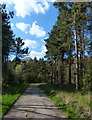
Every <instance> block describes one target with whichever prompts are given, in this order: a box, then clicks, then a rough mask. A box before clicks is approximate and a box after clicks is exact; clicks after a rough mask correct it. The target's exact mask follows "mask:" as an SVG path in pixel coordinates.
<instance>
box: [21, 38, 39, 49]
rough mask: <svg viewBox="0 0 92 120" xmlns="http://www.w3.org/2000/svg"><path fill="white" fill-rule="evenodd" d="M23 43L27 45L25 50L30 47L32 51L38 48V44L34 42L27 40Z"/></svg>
mask: <svg viewBox="0 0 92 120" xmlns="http://www.w3.org/2000/svg"><path fill="white" fill-rule="evenodd" d="M23 42H24V43H25V44H24V46H23V48H25V47H29V49H30V48H36V47H37V46H38V43H37V42H36V41H34V40H29V39H26V40H23Z"/></svg>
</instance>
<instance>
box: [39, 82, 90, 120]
mask: <svg viewBox="0 0 92 120" xmlns="http://www.w3.org/2000/svg"><path fill="white" fill-rule="evenodd" d="M39 87H40V88H41V90H43V92H44V93H46V95H47V96H48V97H49V98H50V99H51V100H52V101H53V102H54V103H55V104H56V106H57V107H58V108H59V110H61V111H64V113H65V114H66V116H68V118H70V119H71V118H72V119H74V118H75V119H76V118H78V120H80V119H81V118H84V119H85V120H91V119H92V118H91V114H90V106H91V103H90V94H89V93H88V94H87V93H85V94H83V93H82V91H76V90H74V89H72V88H71V87H70V88H68V87H67V86H66V85H64V86H63V87H61V86H60V85H51V84H41V85H39Z"/></svg>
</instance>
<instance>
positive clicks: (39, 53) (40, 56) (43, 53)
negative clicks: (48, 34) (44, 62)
mask: <svg viewBox="0 0 92 120" xmlns="http://www.w3.org/2000/svg"><path fill="white" fill-rule="evenodd" d="M46 51H47V49H46V47H45V46H42V48H41V52H37V51H31V52H30V54H29V57H31V58H32V59H34V58H35V57H37V59H39V58H43V57H44V56H45V52H46Z"/></svg>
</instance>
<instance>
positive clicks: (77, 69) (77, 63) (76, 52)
mask: <svg viewBox="0 0 92 120" xmlns="http://www.w3.org/2000/svg"><path fill="white" fill-rule="evenodd" d="M74 41H75V61H76V89H79V62H78V43H77V29H76V26H75V25H74Z"/></svg>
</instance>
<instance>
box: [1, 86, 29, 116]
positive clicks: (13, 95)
mask: <svg viewBox="0 0 92 120" xmlns="http://www.w3.org/2000/svg"><path fill="white" fill-rule="evenodd" d="M28 86H29V84H22V85H18V86H9V87H6V88H4V89H3V94H2V97H1V98H2V115H1V116H3V115H4V114H5V113H6V112H7V111H8V109H9V108H10V107H11V105H12V104H13V103H14V102H15V101H16V100H17V99H18V98H19V97H20V95H21V94H22V93H23V92H24V90H25V89H26V88H27V87H28Z"/></svg>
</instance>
